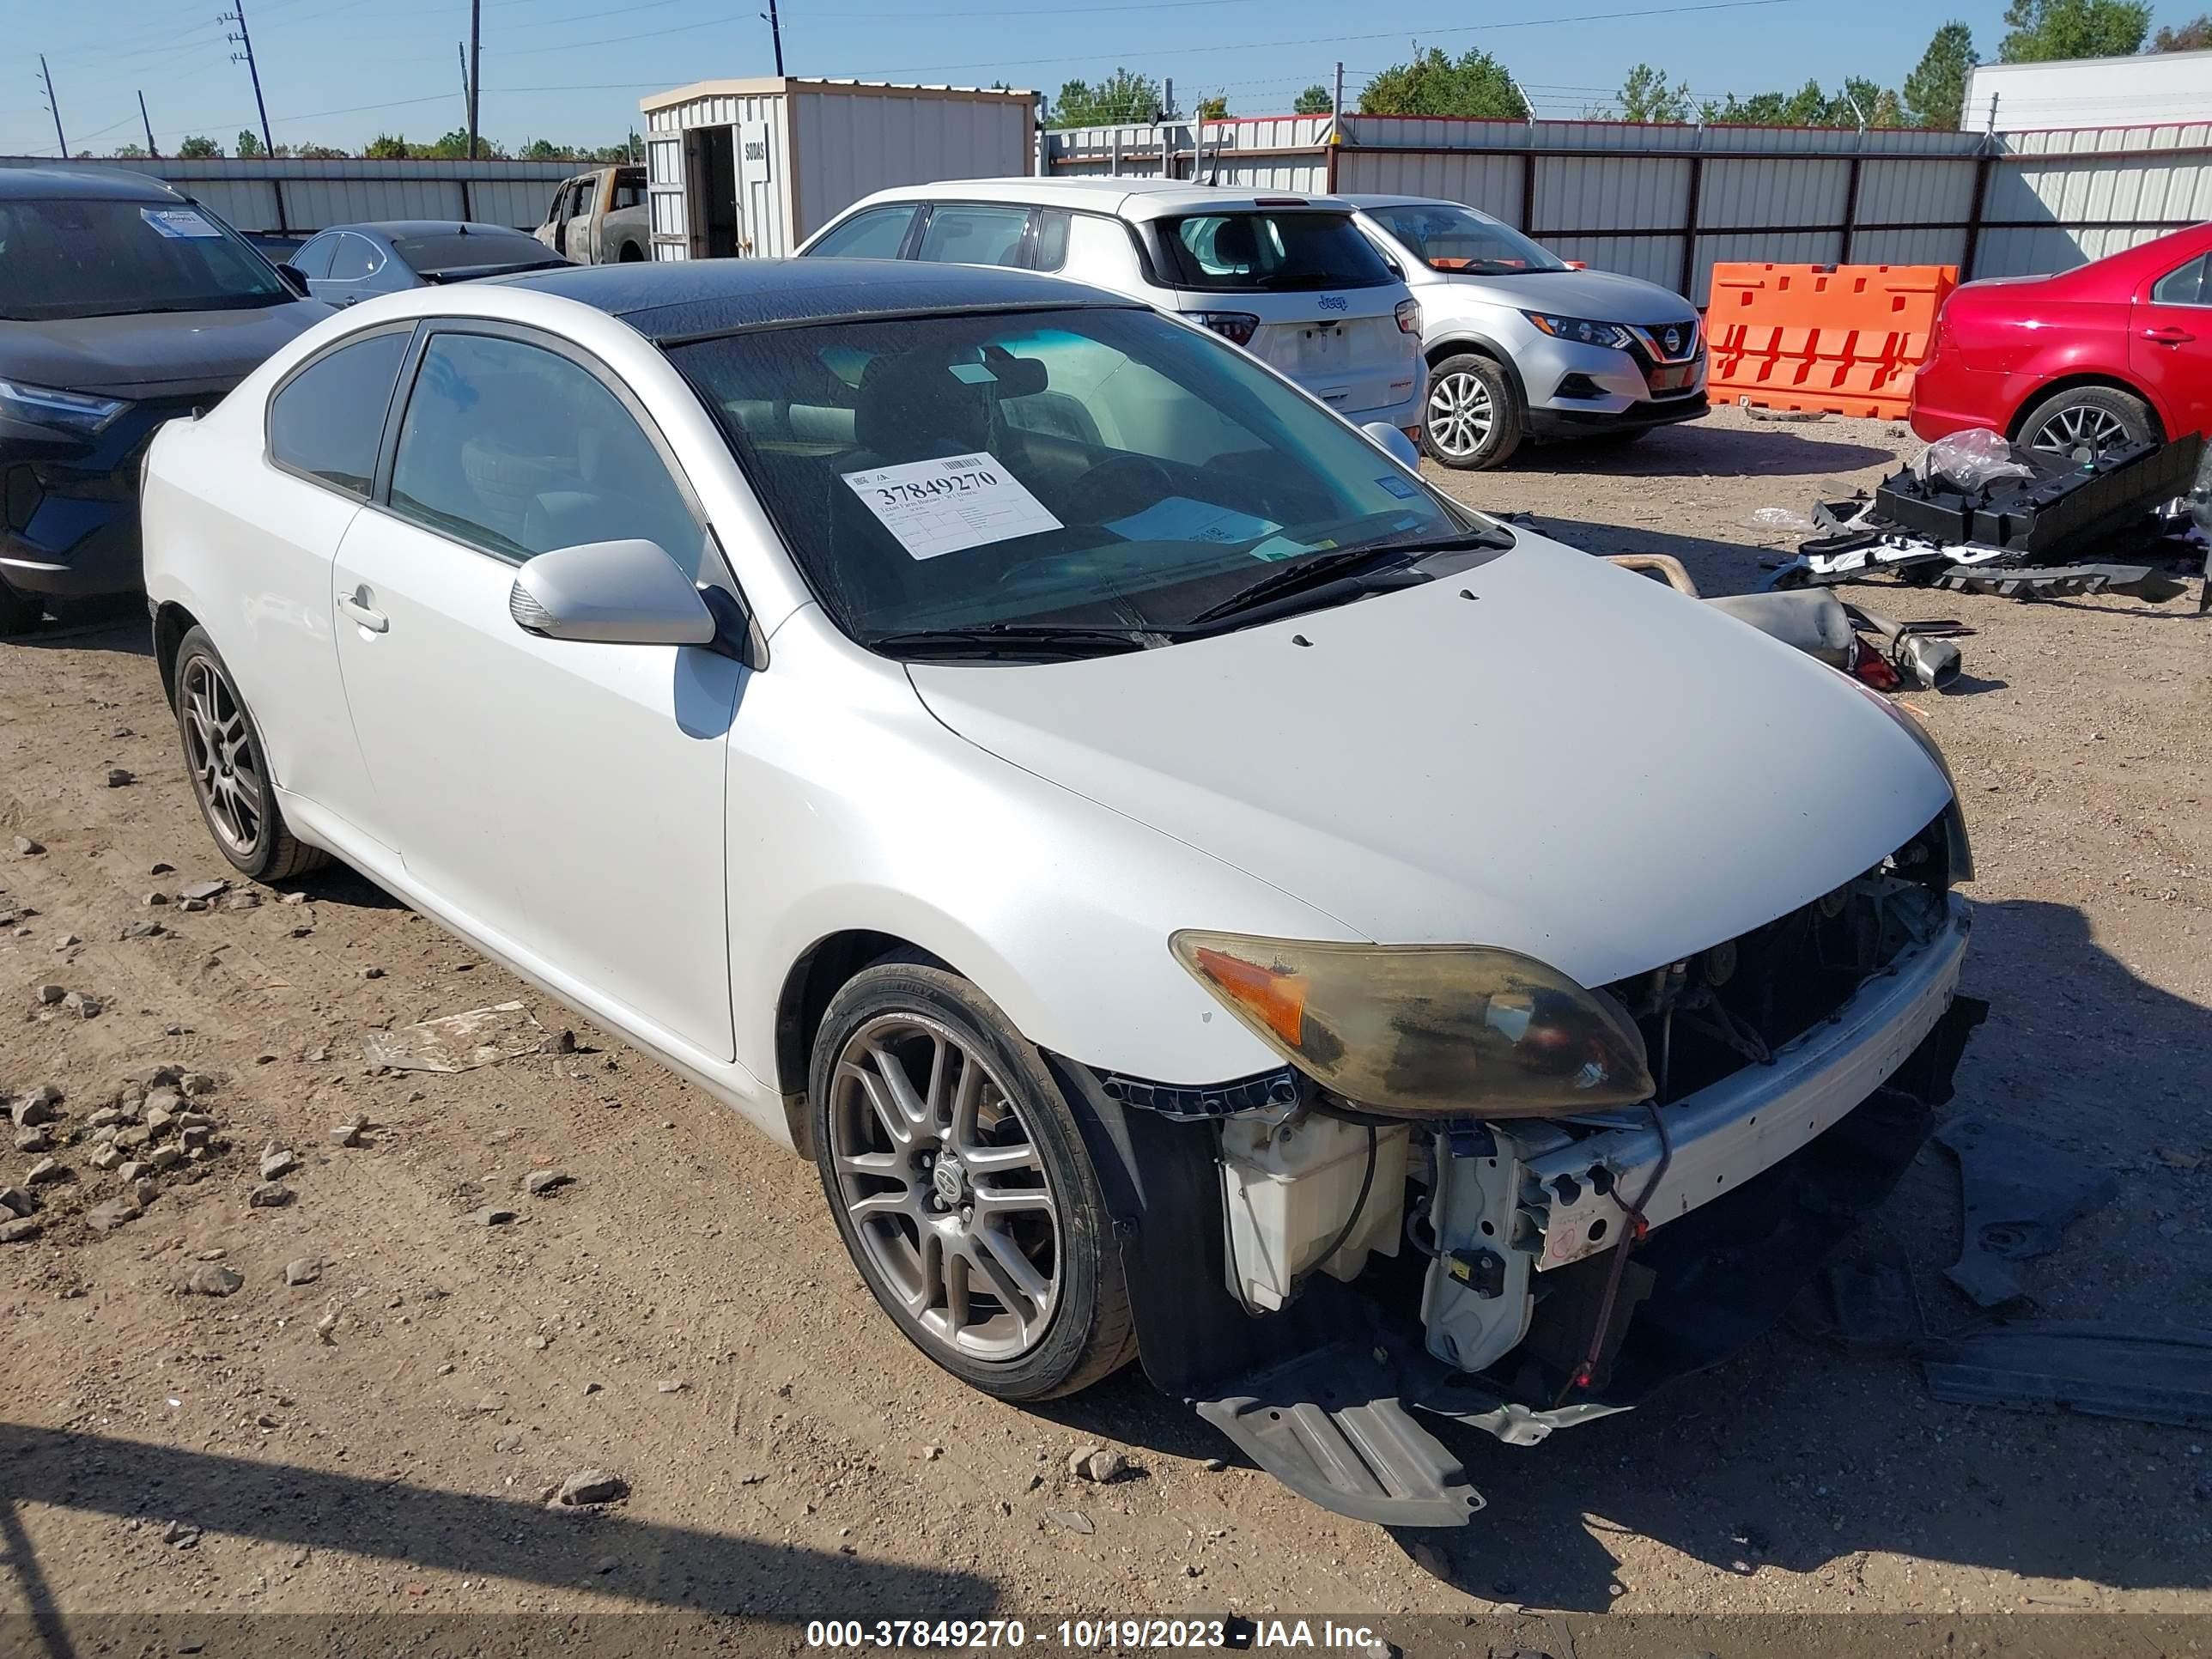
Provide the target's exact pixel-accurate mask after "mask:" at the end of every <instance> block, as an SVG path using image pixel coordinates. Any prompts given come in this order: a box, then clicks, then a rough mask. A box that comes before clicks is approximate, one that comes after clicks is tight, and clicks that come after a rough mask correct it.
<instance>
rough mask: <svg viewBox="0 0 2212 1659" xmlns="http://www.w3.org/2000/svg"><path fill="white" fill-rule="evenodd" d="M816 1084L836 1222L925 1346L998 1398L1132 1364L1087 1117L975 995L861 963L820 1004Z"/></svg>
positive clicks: (823, 1166) (937, 975) (967, 987)
mask: <svg viewBox="0 0 2212 1659" xmlns="http://www.w3.org/2000/svg"><path fill="white" fill-rule="evenodd" d="M807 1092H808V1099H809V1109H810V1111H811V1127H812V1130H813V1141H814V1158H815V1163H816V1164H817V1167H818V1169H819V1170H820V1172H821V1176H822V1188H823V1194H824V1195H825V1196H826V1197H827V1198H828V1199H829V1210H830V1213H831V1215H832V1216H833V1217H834V1218H835V1219H836V1223H837V1231H838V1232H839V1234H840V1235H841V1236H842V1237H843V1239H844V1241H845V1248H846V1249H847V1250H848V1252H850V1254H851V1255H852V1258H853V1262H854V1266H855V1267H858V1268H859V1269H860V1278H861V1279H862V1280H863V1281H864V1282H865V1283H866V1285H867V1287H868V1289H869V1291H871V1292H872V1294H873V1295H874V1297H875V1298H876V1300H877V1302H878V1303H879V1304H881V1305H882V1307H883V1309H884V1312H886V1313H888V1314H889V1315H890V1316H891V1321H892V1322H893V1323H894V1324H896V1326H897V1327H898V1328H899V1330H900V1331H901V1332H902V1334H904V1335H905V1337H906V1338H907V1340H908V1341H910V1342H912V1343H913V1344H914V1345H915V1346H916V1347H917V1348H920V1349H921V1351H922V1352H924V1353H925V1354H927V1355H928V1356H929V1358H931V1359H933V1360H934V1361H936V1363H937V1364H939V1365H941V1366H943V1367H944V1368H945V1370H948V1371H950V1372H951V1373H952V1374H953V1375H954V1376H957V1377H958V1378H960V1379H961V1381H963V1383H969V1384H970V1385H971V1386H973V1387H975V1388H977V1389H981V1390H982V1391H983V1392H984V1393H985V1394H987V1395H993V1396H994V1397H995V1398H997V1399H1000V1400H1017V1401H1018V1400H1049V1399H1053V1398H1055V1397H1057V1396H1060V1395H1070V1394H1073V1393H1075V1392H1076V1391H1078V1390H1079V1389H1085V1388H1088V1387H1090V1386H1091V1384H1092V1383H1096V1382H1098V1381H1099V1380H1100V1379H1101V1378H1103V1377H1105V1376H1108V1375H1109V1374H1110V1373H1112V1372H1113V1371H1115V1370H1117V1369H1118V1368H1119V1367H1120V1366H1121V1365H1122V1364H1125V1363H1126V1362H1127V1360H1128V1358H1130V1356H1131V1354H1132V1353H1133V1351H1134V1335H1133V1325H1132V1322H1131V1318H1130V1313H1129V1296H1128V1290H1127V1285H1125V1284H1124V1282H1123V1280H1122V1278H1121V1252H1120V1250H1119V1249H1117V1247H1116V1246H1115V1241H1114V1224H1113V1219H1112V1218H1111V1217H1110V1216H1109V1214H1108V1213H1107V1210H1106V1200H1105V1198H1104V1195H1103V1194H1102V1193H1101V1191H1100V1190H1099V1186H1098V1177H1097V1174H1096V1173H1095V1172H1094V1171H1093V1170H1092V1168H1091V1160H1090V1156H1089V1154H1088V1153H1087V1152H1085V1150H1084V1144H1083V1134H1082V1131H1081V1129H1080V1127H1079V1126H1078V1125H1077V1123H1076V1121H1075V1116H1074V1114H1073V1112H1071V1111H1070V1110H1069V1109H1068V1106H1067V1103H1066V1099H1065V1098H1063V1097H1062V1096H1061V1094H1060V1087H1059V1085H1057V1084H1056V1083H1054V1080H1053V1078H1052V1074H1051V1073H1050V1072H1049V1071H1048V1070H1047V1069H1046V1066H1045V1064H1044V1060H1043V1058H1042V1056H1041V1055H1040V1054H1038V1053H1037V1051H1036V1048H1034V1047H1032V1046H1031V1045H1030V1042H1028V1041H1027V1040H1025V1039H1024V1037H1023V1036H1021V1034H1020V1033H1019V1032H1018V1031H1017V1030H1014V1028H1013V1027H1012V1025H1011V1024H1008V1023H1007V1021H1006V1017H1005V1016H1004V1015H1003V1014H1001V1013H1000V1012H999V1011H998V1010H997V1008H995V1007H994V1006H992V1004H991V1002H990V1000H988V999H987V998H986V997H985V996H984V995H983V994H982V993H981V992H980V991H978V990H977V989H976V988H975V987H974V986H973V985H971V984H969V982H968V981H966V980H964V979H962V978H961V977H960V976H959V975H957V974H954V973H951V972H949V971H947V970H946V969H943V968H939V967H937V966H935V965H934V964H932V963H924V962H919V961H915V960H912V959H910V958H901V957H893V958H890V959H888V960H885V961H883V962H879V963H876V964H875V965H874V966H873V967H871V968H867V969H863V970H862V971H861V972H860V973H859V974H857V975H854V977H853V979H852V980H850V981H848V983H847V984H846V985H845V987H844V988H843V989H842V990H840V991H839V992H838V993H837V994H836V996H835V997H834V998H833V999H831V1000H830V1003H829V1008H828V1010H827V1011H826V1012H824V1014H823V1019H822V1029H821V1030H820V1031H819V1033H818V1034H817V1036H816V1037H815V1041H814V1054H813V1063H812V1066H811V1070H810V1072H809V1075H808V1091H807Z"/></svg>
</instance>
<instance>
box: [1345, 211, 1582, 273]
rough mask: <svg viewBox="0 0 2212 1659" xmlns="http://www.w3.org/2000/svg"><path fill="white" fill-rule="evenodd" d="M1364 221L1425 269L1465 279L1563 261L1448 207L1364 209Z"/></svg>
mask: <svg viewBox="0 0 2212 1659" xmlns="http://www.w3.org/2000/svg"><path fill="white" fill-rule="evenodd" d="M1367 211H1368V216H1369V217H1370V218H1371V219H1373V220H1374V221H1375V222H1376V223H1377V224H1379V225H1381V226H1382V227H1383V229H1385V230H1387V231H1389V233H1390V234H1392V235H1393V236H1395V237H1396V238H1397V239H1398V240H1400V241H1401V242H1402V243H1404V244H1405V245H1406V246H1407V249H1408V250H1409V251H1411V252H1412V253H1413V257H1414V258H1417V259H1419V260H1420V261H1421V262H1422V263H1423V264H1425V265H1427V266H1428V267H1429V269H1430V270H1443V271H1449V272H1451V273H1453V274H1454V275H1462V274H1463V275H1466V276H1524V275H1527V274H1528V273H1529V272H1532V271H1541V270H1566V269H1567V268H1568V267H1567V263H1566V261H1565V260H1564V259H1562V258H1559V256H1558V255H1557V254H1555V253H1553V252H1550V251H1549V250H1547V249H1546V248H1542V247H1539V246H1537V245H1536V244H1535V243H1534V242H1532V241H1530V240H1528V238H1527V237H1526V236H1523V235H1522V234H1521V233H1520V232H1519V231H1517V230H1516V229H1514V228H1512V227H1511V226H1510V225H1503V224H1500V223H1498V221H1497V220H1495V219H1492V218H1491V217H1489V216H1487V215H1486V214H1480V213H1477V212H1474V210H1472V209H1469V208H1463V207H1455V206H1454V205H1452V204H1449V203H1448V202H1413V203H1407V204H1402V205H1400V206H1397V207H1379V208H1370V209H1369V210H1367Z"/></svg>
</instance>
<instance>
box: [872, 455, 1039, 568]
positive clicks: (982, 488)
mask: <svg viewBox="0 0 2212 1659" xmlns="http://www.w3.org/2000/svg"><path fill="white" fill-rule="evenodd" d="M843 476H844V479H845V483H846V484H847V485H848V487H849V488H850V489H852V491H853V493H854V495H858V496H859V497H860V500H861V501H862V502H863V503H864V504H865V505H866V507H867V509H868V511H870V512H871V513H874V514H875V515H876V517H877V519H878V520H879V521H880V522H881V523H882V525H883V526H884V529H886V530H888V531H890V532H891V534H892V535H893V536H894V537H895V538H897V541H898V544H899V545H900V546H901V547H902V548H904V549H905V550H906V551H907V553H908V556H909V557H912V558H916V559H934V558H938V557H940V556H943V555H945V554H947V553H959V552H963V551H964V550H967V549H969V548H971V547H981V546H984V545H986V544H988V543H991V542H1010V541H1013V540H1016V539H1018V538H1020V537H1023V536H1035V535H1038V534H1040V533H1042V532H1044V531H1048V530H1058V529H1059V528H1060V520H1058V519H1056V518H1054V516H1053V515H1052V513H1051V511H1050V509H1048V507H1046V506H1045V505H1044V503H1043V502H1042V501H1039V500H1037V498H1036V496H1034V495H1030V492H1029V490H1028V489H1027V488H1026V487H1024V484H1023V483H1022V481H1021V480H1020V479H1019V478H1017V477H1014V475H1013V474H1012V473H1011V472H1009V471H1006V465H1005V464H1004V463H1003V462H1001V461H1000V459H999V458H998V457H997V456H995V455H991V454H975V455H951V456H944V457H940V458H939V459H936V460H930V461H908V462H905V463H903V464H902V465H898V466H881V467H870V468H867V469H866V470H864V471H859V472H848V473H846V474H844V475H843Z"/></svg>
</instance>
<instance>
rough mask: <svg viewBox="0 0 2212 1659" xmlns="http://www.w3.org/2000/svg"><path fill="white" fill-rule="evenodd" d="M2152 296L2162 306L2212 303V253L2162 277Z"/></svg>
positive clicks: (2151, 293)
mask: <svg viewBox="0 0 2212 1659" xmlns="http://www.w3.org/2000/svg"><path fill="white" fill-rule="evenodd" d="M2150 297H2151V300H2152V302H2153V303H2154V304H2157V305H2162V306H2202V305H2212V253H2208V254H2205V255H2204V256H2203V257H2202V258H2196V259H2191V261H2190V262H2189V263H2188V264H2185V265H2184V266H2182V268H2181V269H2180V270H2172V271H2168V272H2167V273H2166V275H2165V276H2161V277H2160V278H2159V283H2158V286H2157V287H2156V288H2154V289H2152V290H2151V291H2150Z"/></svg>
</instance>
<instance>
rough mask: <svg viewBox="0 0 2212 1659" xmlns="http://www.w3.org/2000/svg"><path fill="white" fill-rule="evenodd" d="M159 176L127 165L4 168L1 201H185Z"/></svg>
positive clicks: (0, 184)
mask: <svg viewBox="0 0 2212 1659" xmlns="http://www.w3.org/2000/svg"><path fill="white" fill-rule="evenodd" d="M184 199H185V197H184V196H183V194H182V193H181V192H180V191H177V190H175V189H173V187H171V186H170V185H166V184H164V183H162V182H161V180H160V179H154V178H149V177H148V176H147V175H146V174H145V173H132V172H131V171H130V170H129V169H128V168H125V167H0V202H70V201H75V202H83V201H103V202H181V201H183V200H184Z"/></svg>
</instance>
